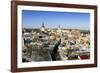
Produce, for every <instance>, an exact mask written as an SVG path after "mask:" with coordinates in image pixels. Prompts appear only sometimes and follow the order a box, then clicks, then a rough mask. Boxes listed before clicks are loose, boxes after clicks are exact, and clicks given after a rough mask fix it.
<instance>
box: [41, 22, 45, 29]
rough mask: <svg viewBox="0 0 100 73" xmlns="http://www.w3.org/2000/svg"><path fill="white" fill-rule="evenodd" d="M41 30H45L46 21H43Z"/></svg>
mask: <svg viewBox="0 0 100 73" xmlns="http://www.w3.org/2000/svg"><path fill="white" fill-rule="evenodd" d="M41 31H45V26H44V22H42V26H41Z"/></svg>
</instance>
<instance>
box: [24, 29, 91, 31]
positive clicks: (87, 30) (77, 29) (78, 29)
mask: <svg viewBox="0 0 100 73" xmlns="http://www.w3.org/2000/svg"><path fill="white" fill-rule="evenodd" d="M23 29H41V28H23ZM45 29H58V28H45ZM60 29H66V30H70V29H71V28H60ZM71 30H75V29H74V28H72V29H71ZM76 30H87V31H90V30H89V29H76Z"/></svg>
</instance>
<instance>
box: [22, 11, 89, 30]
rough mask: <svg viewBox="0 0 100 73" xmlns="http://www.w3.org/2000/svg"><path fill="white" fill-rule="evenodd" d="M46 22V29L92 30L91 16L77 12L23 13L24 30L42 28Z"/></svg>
mask: <svg viewBox="0 0 100 73" xmlns="http://www.w3.org/2000/svg"><path fill="white" fill-rule="evenodd" d="M42 22H44V25H45V27H46V28H57V27H58V26H59V25H60V27H61V28H69V29H86V30H89V29H90V14H89V13H79V12H78V13H76V12H53V11H33V10H23V11H22V24H23V28H40V27H41V25H42Z"/></svg>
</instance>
